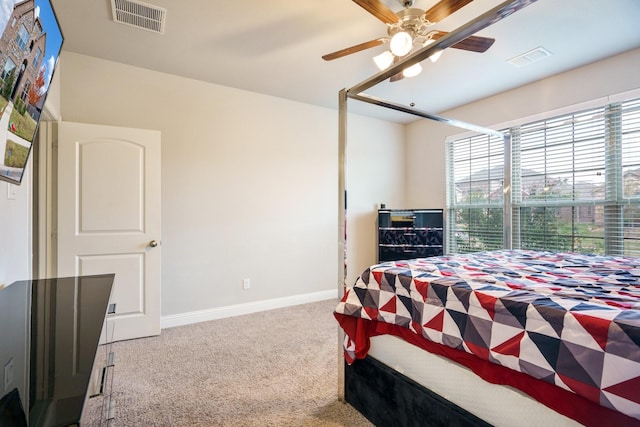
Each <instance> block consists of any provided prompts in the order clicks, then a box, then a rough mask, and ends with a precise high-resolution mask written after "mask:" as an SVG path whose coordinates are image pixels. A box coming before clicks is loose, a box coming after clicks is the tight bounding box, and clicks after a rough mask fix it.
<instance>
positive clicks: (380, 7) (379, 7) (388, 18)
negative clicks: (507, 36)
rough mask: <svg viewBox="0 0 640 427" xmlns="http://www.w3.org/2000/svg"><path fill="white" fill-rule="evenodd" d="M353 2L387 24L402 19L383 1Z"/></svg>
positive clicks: (366, 0)
mask: <svg viewBox="0 0 640 427" xmlns="http://www.w3.org/2000/svg"><path fill="white" fill-rule="evenodd" d="M469 1H471V0H469ZM353 2H354V3H357V4H358V5H359V6H360V7H362V8H363V9H364V10H366V11H367V12H369V13H370V14H372V15H373V16H375V17H376V18H378V19H379V20H381V21H382V22H384V23H385V24H394V23H396V22H399V21H400V18H399V17H398V15H396V14H395V12H394V11H393V10H391V9H389V8H388V7H387V5H386V4H384V3H382V2H381V1H380V0H353Z"/></svg>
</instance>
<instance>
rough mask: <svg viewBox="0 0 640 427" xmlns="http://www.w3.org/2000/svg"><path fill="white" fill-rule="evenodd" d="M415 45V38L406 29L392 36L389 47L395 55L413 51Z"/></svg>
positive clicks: (403, 54)
mask: <svg viewBox="0 0 640 427" xmlns="http://www.w3.org/2000/svg"><path fill="white" fill-rule="evenodd" d="M412 47H413V38H412V37H411V35H410V34H409V33H407V32H406V31H398V32H397V33H395V34H394V35H393V37H391V41H390V42H389V48H390V49H391V53H393V54H394V55H395V56H405V55H406V54H407V53H409V52H411V48H412Z"/></svg>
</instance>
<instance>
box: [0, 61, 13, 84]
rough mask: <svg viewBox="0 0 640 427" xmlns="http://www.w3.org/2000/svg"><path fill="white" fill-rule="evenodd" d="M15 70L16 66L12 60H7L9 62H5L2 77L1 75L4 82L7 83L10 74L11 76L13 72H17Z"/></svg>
mask: <svg viewBox="0 0 640 427" xmlns="http://www.w3.org/2000/svg"><path fill="white" fill-rule="evenodd" d="M15 68H16V64H14V63H13V61H12V60H11V58H7V62H5V64H4V68H3V69H2V75H0V78H2V80H3V81H6V80H7V77H8V76H9V74H11V71H12V70H15Z"/></svg>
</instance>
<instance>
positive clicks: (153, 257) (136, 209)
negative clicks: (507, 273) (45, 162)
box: [57, 122, 161, 341]
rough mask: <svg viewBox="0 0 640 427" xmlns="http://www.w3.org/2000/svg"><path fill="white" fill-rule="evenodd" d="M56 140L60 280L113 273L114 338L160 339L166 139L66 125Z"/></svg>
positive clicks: (142, 132)
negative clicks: (162, 150) (163, 146)
mask: <svg viewBox="0 0 640 427" xmlns="http://www.w3.org/2000/svg"><path fill="white" fill-rule="evenodd" d="M57 136H58V167H57V169H58V185H57V189H58V197H57V199H58V227H57V228H58V233H57V241H58V244H57V276H58V277H65V276H76V275H92V274H104V273H115V282H114V288H113V290H112V293H111V302H112V303H115V304H116V314H115V315H114V316H112V317H110V320H109V322H108V324H107V328H106V333H107V334H108V335H109V336H108V338H113V340H116V341H117V340H125V339H131V338H139V337H144V336H151V335H158V334H159V333H160V276H161V275H160V260H161V257H160V254H161V251H160V247H161V246H160V242H161V240H160V238H161V237H160V231H161V228H160V176H161V175H160V132H159V131H152V130H142V129H131V128H119V127H112V126H99V125H92V124H82V123H70V122H62V123H59V124H58V132H57ZM111 319H113V321H112V320H111ZM103 339H104V336H103Z"/></svg>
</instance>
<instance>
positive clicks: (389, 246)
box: [378, 209, 444, 262]
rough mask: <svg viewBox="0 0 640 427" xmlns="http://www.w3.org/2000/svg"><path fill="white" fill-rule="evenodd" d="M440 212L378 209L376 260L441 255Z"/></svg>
mask: <svg viewBox="0 0 640 427" xmlns="http://www.w3.org/2000/svg"><path fill="white" fill-rule="evenodd" d="M443 239H444V215H443V210H442V209H379V210H378V261H379V262H384V261H397V260H402V259H412V258H425V257H429V256H438V255H443V254H444V243H443V242H444V241H443Z"/></svg>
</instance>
